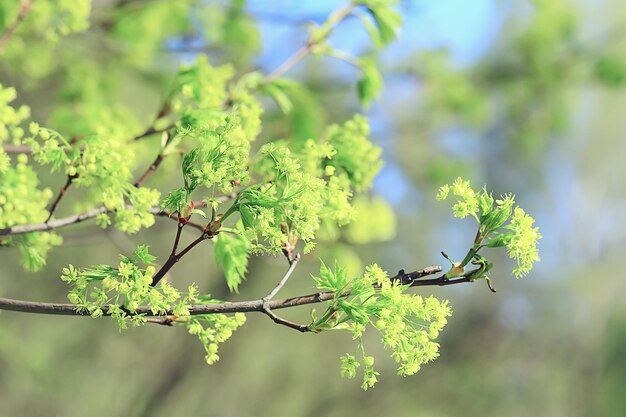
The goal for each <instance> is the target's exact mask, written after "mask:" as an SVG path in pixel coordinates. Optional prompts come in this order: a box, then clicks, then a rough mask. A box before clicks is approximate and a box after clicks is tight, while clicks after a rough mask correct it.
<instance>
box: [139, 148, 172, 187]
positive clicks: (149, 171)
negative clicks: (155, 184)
mask: <svg viewBox="0 0 626 417" xmlns="http://www.w3.org/2000/svg"><path fill="white" fill-rule="evenodd" d="M164 158H165V157H164V156H163V154H162V153H161V152H159V154H158V155H157V156H156V158H155V159H154V161H153V162H152V163H151V164H150V166H149V167H148V169H147V170H146V172H144V173H143V174H142V175H141V177H139V179H138V180H137V181H136V182H135V184H134V185H135V187H137V188H139V187H142V186H143V185H144V184H145V182H146V181H147V180H148V178H150V176H151V175H152V174H154V172H155V171H156V170H157V168H159V165H161V162H163V159H164Z"/></svg>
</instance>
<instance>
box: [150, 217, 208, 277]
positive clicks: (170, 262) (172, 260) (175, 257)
mask: <svg viewBox="0 0 626 417" xmlns="http://www.w3.org/2000/svg"><path fill="white" fill-rule="evenodd" d="M180 230H181V228H180V227H179V228H178V232H177V233H180ZM177 237H179V235H178V234H177ZM212 237H213V235H211V234H210V233H209V232H206V231H203V233H202V234H201V235H200V236H199V237H198V238H197V239H196V240H194V241H193V242H191V243H190V244H189V245H187V247H186V248H185V249H183V250H182V251H180V253H178V254H176V253H175V251H176V247H178V243H176V244H175V247H174V251H173V252H172V254H171V255H170V256H169V258H167V261H165V263H164V264H163V266H162V267H161V269H159V270H158V271H157V272H156V274H154V277H153V278H152V284H150V285H151V286H153V287H154V286H156V285H157V284H158V283H159V281H161V279H163V277H164V276H165V274H167V273H168V272H169V270H170V269H172V268H173V267H174V265H176V263H177V262H178V261H180V259H181V258H182V257H183V256H185V255H186V254H187V253H189V251H190V250H192V249H193V248H194V247H195V246H196V245H197V244H199V243H200V242H202V241H203V240H207V239H210V238H212Z"/></svg>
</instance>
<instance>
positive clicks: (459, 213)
mask: <svg viewBox="0 0 626 417" xmlns="http://www.w3.org/2000/svg"><path fill="white" fill-rule="evenodd" d="M450 196H453V198H454V199H455V200H456V202H455V204H454V205H453V206H452V211H453V212H454V216H455V217H459V218H465V217H467V216H472V217H474V219H476V221H477V222H478V224H479V230H478V233H477V236H476V240H475V242H474V246H473V248H472V250H471V251H470V252H471V253H468V257H466V259H465V260H464V261H463V262H462V263H461V264H460V265H456V267H461V268H462V267H464V266H465V265H466V264H467V263H468V262H469V261H470V260H472V258H474V259H476V260H477V261H480V260H479V259H477V258H475V255H476V254H477V253H478V251H479V250H480V249H481V248H482V247H484V246H487V247H490V248H496V247H506V248H507V252H508V254H509V257H511V258H512V259H515V261H516V262H517V268H515V269H514V270H513V273H514V274H515V276H516V277H517V278H519V277H522V276H524V275H527V274H528V273H529V272H530V270H531V269H532V267H533V264H534V263H535V262H537V261H539V251H538V249H537V242H538V241H539V239H541V233H540V232H539V229H538V228H536V227H533V224H534V222H535V219H533V218H532V217H530V216H529V215H527V214H526V212H525V211H524V210H523V209H522V208H520V207H519V206H516V205H515V196H514V195H511V194H506V195H503V196H501V197H500V199H498V200H494V198H493V196H492V195H491V194H490V193H488V192H487V190H486V189H484V188H483V190H482V191H480V192H477V191H475V190H474V189H472V186H471V184H470V182H469V181H466V180H463V179H462V178H457V179H456V180H455V181H454V182H453V183H452V184H446V185H444V186H442V187H441V188H440V189H439V192H438V194H437V200H439V201H443V200H446V199H447V198H448V197H450ZM507 222H508V224H507Z"/></svg>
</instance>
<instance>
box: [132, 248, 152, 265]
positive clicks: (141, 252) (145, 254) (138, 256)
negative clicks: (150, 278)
mask: <svg viewBox="0 0 626 417" xmlns="http://www.w3.org/2000/svg"><path fill="white" fill-rule="evenodd" d="M149 248H150V247H149V246H148V245H141V246H138V247H137V249H135V252H133V261H135V262H137V261H139V262H142V263H143V264H144V265H152V264H153V263H154V261H156V256H153V255H151V254H150V252H149V251H148V249H149Z"/></svg>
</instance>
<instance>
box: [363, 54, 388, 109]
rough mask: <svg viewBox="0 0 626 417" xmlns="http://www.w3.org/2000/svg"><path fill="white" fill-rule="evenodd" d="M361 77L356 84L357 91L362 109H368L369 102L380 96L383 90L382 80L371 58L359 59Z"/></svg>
mask: <svg viewBox="0 0 626 417" xmlns="http://www.w3.org/2000/svg"><path fill="white" fill-rule="evenodd" d="M361 70H362V71H363V77H362V78H361V79H360V80H359V81H358V82H357V91H358V92H359V99H360V100H361V105H362V106H363V107H368V106H369V104H370V103H371V101H372V100H373V99H375V98H377V97H378V96H379V95H380V92H381V90H382V89H383V78H382V76H381V75H380V71H378V67H377V66H376V63H375V62H374V61H373V60H372V59H371V58H362V59H361Z"/></svg>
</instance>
